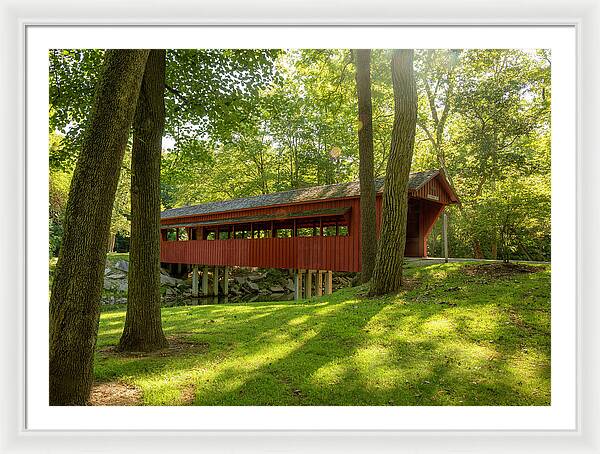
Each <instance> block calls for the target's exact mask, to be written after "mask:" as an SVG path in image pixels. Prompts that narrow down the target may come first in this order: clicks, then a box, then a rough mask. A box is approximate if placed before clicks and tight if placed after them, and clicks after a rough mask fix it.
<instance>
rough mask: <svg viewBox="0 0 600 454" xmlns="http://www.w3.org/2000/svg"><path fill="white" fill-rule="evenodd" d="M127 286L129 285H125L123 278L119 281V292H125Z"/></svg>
mask: <svg viewBox="0 0 600 454" xmlns="http://www.w3.org/2000/svg"><path fill="white" fill-rule="evenodd" d="M128 288H129V285H127V281H125V280H123V281H120V282H119V292H126V291H127V290H128Z"/></svg>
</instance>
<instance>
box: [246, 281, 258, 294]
mask: <svg viewBox="0 0 600 454" xmlns="http://www.w3.org/2000/svg"><path fill="white" fill-rule="evenodd" d="M246 286H247V287H248V288H249V289H250V290H252V291H254V292H258V291H259V290H260V288H259V287H258V285H256V284H255V283H254V282H247V283H246Z"/></svg>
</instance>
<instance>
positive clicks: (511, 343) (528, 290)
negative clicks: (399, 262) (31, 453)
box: [94, 263, 550, 405]
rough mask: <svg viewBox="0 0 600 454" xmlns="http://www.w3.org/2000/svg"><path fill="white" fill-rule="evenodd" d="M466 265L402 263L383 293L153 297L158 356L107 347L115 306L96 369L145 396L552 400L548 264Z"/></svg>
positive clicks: (178, 400) (118, 322) (313, 401)
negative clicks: (160, 300)
mask: <svg viewBox="0 0 600 454" xmlns="http://www.w3.org/2000/svg"><path fill="white" fill-rule="evenodd" d="M484 266H485V265H484ZM470 267H471V268H470ZM472 267H473V265H469V264H464V263H463V264H459V263H450V264H445V265H444V264H442V265H430V266H426V267H413V266H411V267H410V268H408V269H407V270H406V273H405V275H406V277H407V278H408V279H410V280H411V282H413V285H412V286H411V288H410V289H408V290H405V291H404V292H402V293H400V294H398V295H397V296H393V297H390V296H388V297H385V298H377V299H368V300H366V299H365V298H364V296H362V292H363V291H364V290H365V288H364V287H358V288H354V289H344V290H341V291H338V292H336V293H334V294H333V295H330V296H324V297H321V298H319V299H314V300H311V301H301V302H281V303H259V302H257V303H244V304H227V305H208V306H187V307H185V306H184V307H173V308H163V321H164V330H165V333H166V335H167V337H168V338H170V339H171V340H172V341H175V340H178V341H179V342H180V344H179V345H181V346H182V348H181V349H176V350H173V351H171V352H169V353H167V352H164V353H160V354H156V355H146V356H139V355H136V356H118V355H114V354H111V353H110V351H109V350H108V348H109V347H111V346H114V345H115V344H116V343H117V341H118V337H119V335H120V333H121V330H122V327H123V320H124V310H123V309H122V308H109V309H107V310H105V311H104V312H103V313H102V314H101V318H100V330H99V335H98V346H97V353H96V357H95V366H94V370H95V377H96V380H97V381H102V382H105V381H111V380H115V381H123V382H125V383H128V384H130V385H134V386H136V387H139V388H140V389H141V391H142V394H143V396H142V398H143V404H145V405H182V404H185V405H549V404H550V271H549V267H547V266H542V267H539V268H536V269H537V270H539V271H538V272H534V273H518V272H517V273H516V274H512V273H510V272H509V273H508V274H507V275H499V276H494V275H489V274H486V273H485V272H484V271H483V272H482V271H480V272H475V273H472V272H471V270H473V268H472ZM478 269H479V268H478V267H477V265H476V268H475V271H477V270H478ZM367 301H368V304H364V303H366V302H367Z"/></svg>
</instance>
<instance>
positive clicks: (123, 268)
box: [114, 260, 129, 272]
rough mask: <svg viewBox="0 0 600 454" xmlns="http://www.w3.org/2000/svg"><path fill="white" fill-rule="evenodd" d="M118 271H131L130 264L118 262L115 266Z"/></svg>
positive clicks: (123, 261)
mask: <svg viewBox="0 0 600 454" xmlns="http://www.w3.org/2000/svg"><path fill="white" fill-rule="evenodd" d="M114 267H115V268H116V269H117V270H121V271H125V272H127V271H129V263H128V262H126V261H125V260H117V263H115V266H114Z"/></svg>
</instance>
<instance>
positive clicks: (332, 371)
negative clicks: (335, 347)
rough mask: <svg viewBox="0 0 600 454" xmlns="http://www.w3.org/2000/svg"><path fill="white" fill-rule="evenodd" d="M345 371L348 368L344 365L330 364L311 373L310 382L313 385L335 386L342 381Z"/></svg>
mask: <svg viewBox="0 0 600 454" xmlns="http://www.w3.org/2000/svg"><path fill="white" fill-rule="evenodd" d="M347 370H348V367H347V365H346V364H340V363H334V362H331V363H328V364H325V365H324V366H321V367H319V368H318V369H317V370H316V371H315V372H313V374H312V375H311V376H310V380H311V382H312V383H314V384H315V385H325V386H329V385H335V384H338V383H340V382H341V381H342V380H343V378H344V375H345V373H346V372H347Z"/></svg>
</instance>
